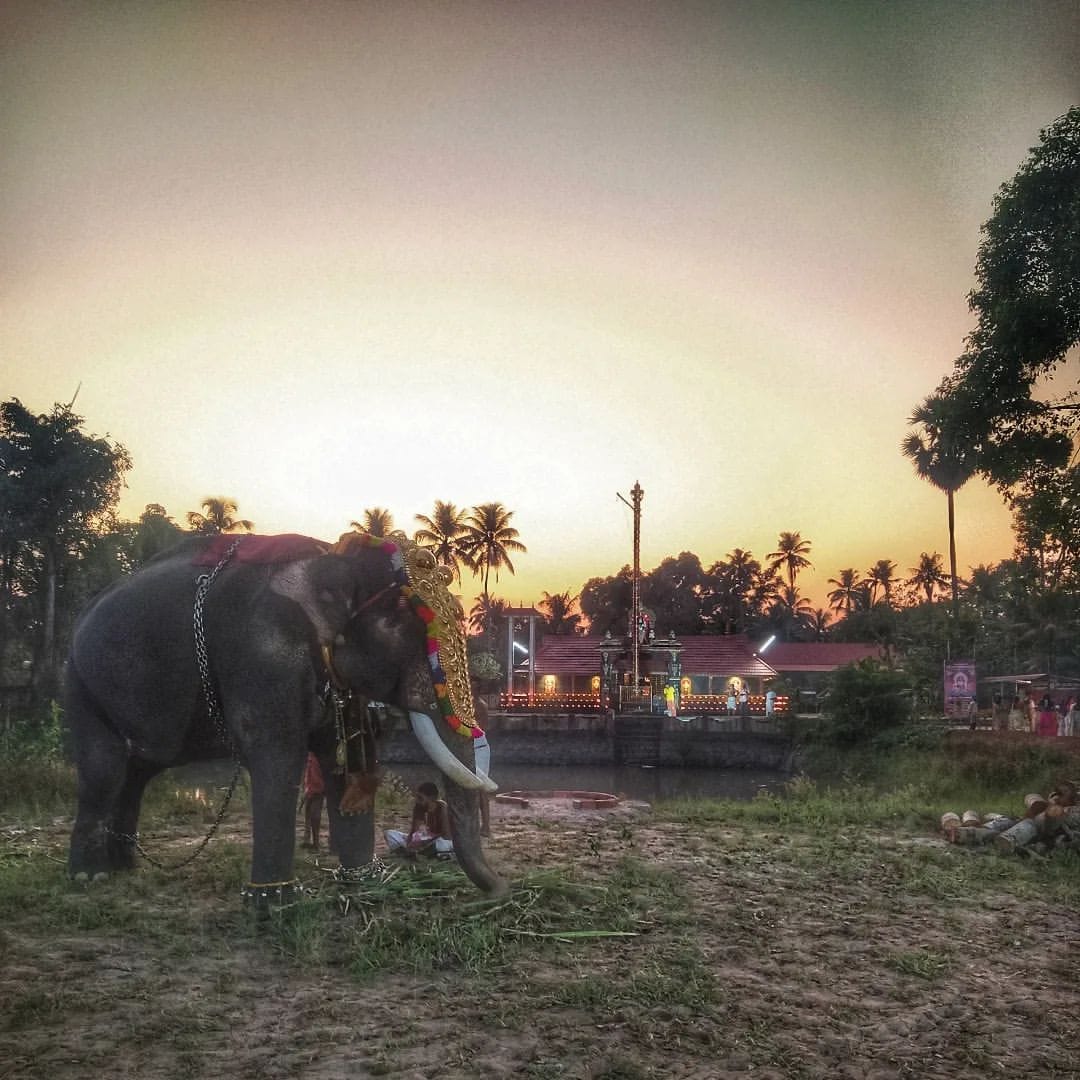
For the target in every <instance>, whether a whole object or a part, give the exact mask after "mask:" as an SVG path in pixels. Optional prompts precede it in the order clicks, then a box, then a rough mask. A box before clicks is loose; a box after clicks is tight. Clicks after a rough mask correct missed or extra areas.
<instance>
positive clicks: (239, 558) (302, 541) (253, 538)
mask: <svg viewBox="0 0 1080 1080" xmlns="http://www.w3.org/2000/svg"><path fill="white" fill-rule="evenodd" d="M237 540H239V541H240V546H239V547H238V548H237V549H236V551H235V552H233V559H234V560H235V561H236V562H246V563H283V562H294V561H295V560H296V559H310V558H313V557H314V556H316V555H325V554H326V553H327V551H329V545H328V544H324V543H323V542H322V541H321V540H314V539H312V537H310V536H301V535H300V534H299V533H281V534H280V535H278V536H260V535H259V534H257V533H242V534H240V535H239V536H237V534H236V533H219V534H218V535H217V536H215V537H213V538H212V539H211V540H210V542H209V543H208V544H207V545H206V547H205V548H204V549H203V550H202V551H200V552H199V554H197V555H196V556H195V558H194V559H192V560H191V561H192V563H193V564H194V565H195V566H217V564H218V563H219V562H221V560H222V559H223V558H224V557H225V552H226V551H228V550H229V548H230V547H231V546H232V545H233V544H234V543H235V542H236V541H237Z"/></svg>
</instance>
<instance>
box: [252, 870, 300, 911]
mask: <svg viewBox="0 0 1080 1080" xmlns="http://www.w3.org/2000/svg"><path fill="white" fill-rule="evenodd" d="M303 894H304V886H303V885H302V884H301V883H300V881H299V879H298V878H292V880H290V881H270V882H262V883H260V882H255V881H249V882H248V883H247V884H246V885H245V886H244V887H243V888H242V889H241V890H240V896H241V897H242V898H243V901H244V904H245V906H247V907H249V908H251V909H252V910H254V911H255V912H256V913H258V914H265V913H266V912H268V911H270V910H272V909H274V908H283V907H288V906H289V905H290V904H295V903H296V901H297V900H299V899H300V897H301V896H303Z"/></svg>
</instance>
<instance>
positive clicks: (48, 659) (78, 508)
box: [0, 398, 131, 696]
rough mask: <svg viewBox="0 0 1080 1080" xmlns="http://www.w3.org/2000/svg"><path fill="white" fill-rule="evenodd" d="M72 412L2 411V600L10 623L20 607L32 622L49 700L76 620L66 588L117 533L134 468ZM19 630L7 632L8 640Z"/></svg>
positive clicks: (65, 408) (38, 679)
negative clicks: (101, 541)
mask: <svg viewBox="0 0 1080 1080" xmlns="http://www.w3.org/2000/svg"><path fill="white" fill-rule="evenodd" d="M72 404H73V402H72V403H69V404H67V405H60V404H57V405H54V406H53V409H52V411H51V412H49V413H41V414H34V413H32V412H30V410H29V409H27V408H26V407H25V406H24V405H23V404H22V402H21V401H19V400H18V398H12V399H11V400H10V401H5V402H3V403H2V404H0V560H2V569H0V585H2V588H3V596H2V598H0V599H2V602H3V607H4V612H5V615H4V617H5V620H7V619H8V618H9V616H10V615H11V613H12V611H13V609H14V608H16V607H18V608H19V609H20V610H21V612H22V614H23V615H24V616H29V619H28V622H27V626H28V628H29V629H30V631H31V633H32V637H33V644H32V652H33V661H34V665H33V670H34V682H35V688H36V689H37V690H38V692H39V693H40V694H41V695H43V696H55V694H56V692H57V686H58V675H59V648H58V646H59V644H60V641H61V639H62V637H63V636H64V635H65V634H66V629H67V626H68V625H69V624H70V620H71V618H72V617H73V614H74V613H73V610H72V605H71V604H70V603H68V604H67V605H62V604H61V600H62V599H63V594H64V585H65V582H66V581H67V580H68V579H69V578H70V576H71V574H72V573H74V572H75V567H77V560H78V559H79V558H80V557H82V556H83V555H85V553H86V551H87V550H88V548H89V546H90V545H91V544H92V542H93V541H94V538H95V537H97V536H99V535H100V534H101V533H102V532H104V531H106V530H108V528H110V527H111V525H112V523H113V520H114V512H115V507H116V503H117V501H118V499H119V496H120V488H121V487H122V485H123V483H124V475H125V474H126V473H127V471H128V470H129V469H130V468H131V458H130V456H129V455H128V452H127V450H125V449H124V447H123V446H121V445H120V444H119V443H113V442H110V440H109V436H107V435H106V436H104V437H99V436H97V435H88V434H86V433H85V432H84V431H83V430H82V426H83V423H84V420H83V418H82V417H81V416H79V415H78V414H76V413H75V412H73V411H72V407H71V406H72ZM68 592H69V593H70V590H68ZM13 629H15V628H14V627H13V626H12V625H11V624H10V622H9V623H8V625H7V626H5V627H4V630H5V634H4V637H5V640H9V639H10V633H11V631H12V630H13ZM20 629H21V628H20Z"/></svg>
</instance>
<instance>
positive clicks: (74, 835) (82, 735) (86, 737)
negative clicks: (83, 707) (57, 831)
mask: <svg viewBox="0 0 1080 1080" xmlns="http://www.w3.org/2000/svg"><path fill="white" fill-rule="evenodd" d="M80 721H81V722H80V727H79V728H77V729H76V730H77V732H78V735H77V744H76V761H77V764H78V774H79V788H78V809H77V811H76V814H75V826H74V828H73V829H72V831H71V847H70V850H69V852H68V872H69V873H70V874H71V876H72V877H74V878H79V879H82V878H83V877H88V878H96V877H99V876H107V875H108V873H109V871H110V870H113V869H115V868H116V867H115V865H114V863H113V860H112V858H111V849H110V843H111V842H110V831H109V830H110V829H111V828H112V823H113V821H114V819H115V813H116V808H117V804H118V800H119V799H120V793H121V791H122V790H123V788H124V783H125V779H126V775H127V763H128V749H127V746H126V744H125V743H124V742H123V741H122V740H121V739H120V738H118V737H117V736H116V735H115V734H114V733H113V732H112V731H111V730H110V729H109V728H107V727H106V726H105V725H104V724H103V723H101V721H100V720H98V719H96V718H94V717H90V716H88V715H84V716H82V717H81V718H80Z"/></svg>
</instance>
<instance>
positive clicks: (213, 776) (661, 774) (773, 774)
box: [169, 761, 790, 803]
mask: <svg viewBox="0 0 1080 1080" xmlns="http://www.w3.org/2000/svg"><path fill="white" fill-rule="evenodd" d="M387 767H388V768H389V769H390V770H391V771H393V772H394V773H396V774H397V775H398V776H400V777H401V779H402V780H403V781H404V782H405V783H406V784H408V785H409V786H410V787H416V785H417V784H420V783H422V782H423V781H424V780H435V781H436V783H438V782H439V778H438V776H437V775H435V770H434V768H433V767H432V766H431V765H424V764H421V763H415V764H394V765H390V766H387ZM232 771H233V766H232V765H231V764H230V763H229V762H227V761H213V762H203V763H201V764H198V765H185V766H183V767H182V768H179V769H173V770H171V771H170V773H169V776H170V777H171V779H172V781H173V782H174V783H175V784H176V785H177V786H178V787H183V788H186V789H187V790H189V791H191V790H192V789H194V790H195V791H196V792H200V789H201V788H210V789H216V788H221V787H228V785H229V781H230V780H231V779H232ZM493 771H494V772H495V774H496V775H495V779H496V780H497V781H498V784H499V790H500V791H518V790H525V791H555V790H564V791H606V792H609V793H610V794H613V795H620V796H622V797H623V798H627V799H636V800H639V801H642V802H649V803H652V802H657V801H659V800H661V799H681V798H707V799H737V800H740V801H745V800H748V799H752V798H753V797H754V796H755V795H757V794H758V792H761V791H767V792H773V793H777V794H779V793H780V792H781V791H782V790H783V787H784V784H785V783H786V782H787V780H788V779H790V778H789V777H788V776H787V775H786V774H785V773H782V772H778V771H776V770H773V769H672V768H655V769H649V768H641V767H640V766H618V765H568V766H555V765H500V766H498V768H496V769H494V770H493ZM243 776H244V779H245V781H246V778H247V774H246V773H245V774H243ZM441 786H442V785H441V784H440V787H441ZM200 794H202V792H200ZM195 797H196V798H197V797H198V795H196V796H195Z"/></svg>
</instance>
